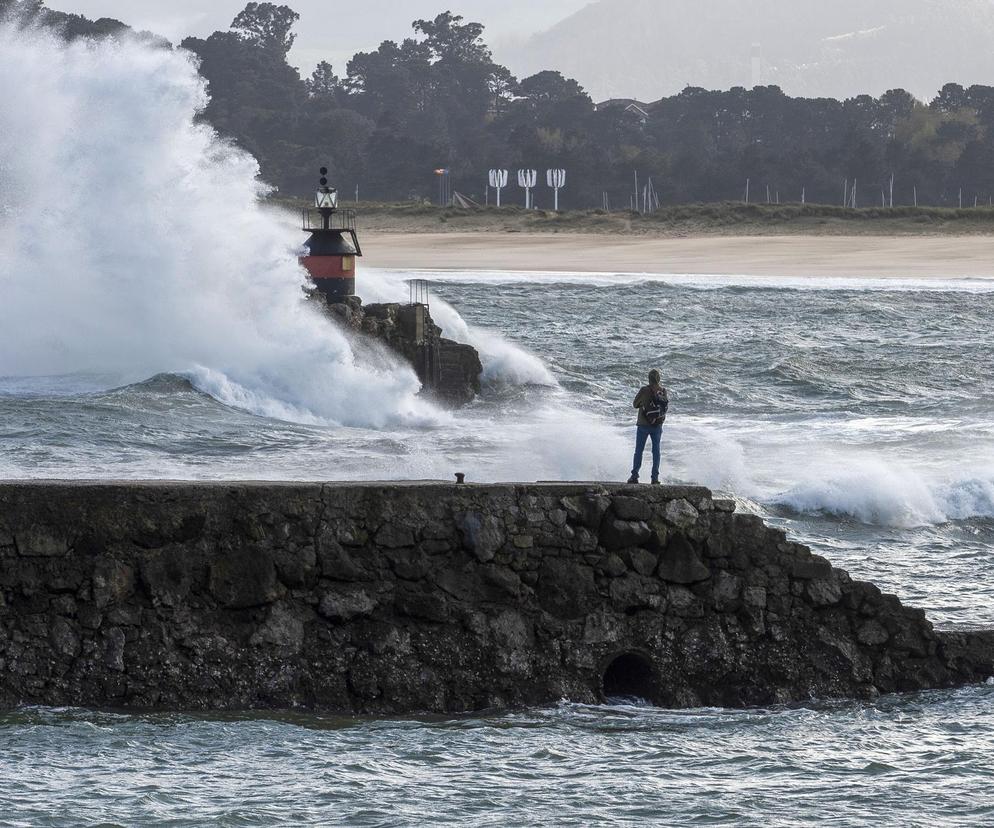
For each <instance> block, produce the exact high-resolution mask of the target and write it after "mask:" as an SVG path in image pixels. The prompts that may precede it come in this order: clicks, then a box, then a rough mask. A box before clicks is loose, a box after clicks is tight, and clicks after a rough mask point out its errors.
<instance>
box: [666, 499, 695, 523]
mask: <svg viewBox="0 0 994 828" xmlns="http://www.w3.org/2000/svg"><path fill="white" fill-rule="evenodd" d="M663 517H664V518H665V519H666V520H667V521H668V522H669V523H671V524H672V525H673V526H676V527H677V528H678V529H687V528H688V527H690V526H693V525H694V524H695V523H696V522H697V518H698V517H700V514H699V513H698V511H697V509H695V508H694V507H693V506H691V505H690V503H688V502H687V501H686V500H684V499H683V498H680V499H679V500H671V501H670V502H669V503H667V504H666V508H665V509H664V510H663Z"/></svg>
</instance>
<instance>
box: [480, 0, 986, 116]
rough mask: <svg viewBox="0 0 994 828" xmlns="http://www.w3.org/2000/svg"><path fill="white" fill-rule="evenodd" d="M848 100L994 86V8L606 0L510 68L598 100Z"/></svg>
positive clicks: (943, 1)
mask: <svg viewBox="0 0 994 828" xmlns="http://www.w3.org/2000/svg"><path fill="white" fill-rule="evenodd" d="M754 43H759V44H761V54H762V61H761V64H762V69H761V72H760V76H759V81H760V83H761V84H764V85H768V84H776V85H779V86H781V87H782V88H783V89H784V91H786V92H787V93H788V94H791V95H801V96H810V97H836V98H845V97H849V96H853V95H856V94H862V93H871V94H880V93H882V92H884V91H886V90H888V89H893V88H897V87H901V88H904V89H907V90H908V91H910V92H912V93H913V94H915V95H917V96H919V97H925V98H930V97H932V96H933V95H935V93H936V92H938V90H939V88H940V87H941V86H942V85H943V84H945V83H948V82H950V81H955V82H958V83H962V84H964V85H967V84H972V83H981V84H994V48H992V45H991V44H992V43H994V0H832V2H825V0H598V2H594V3H591V4H590V5H589V6H587V7H586V8H584V9H581V10H580V11H578V12H577V13H575V14H573V15H571V16H570V17H568V18H566V19H565V20H563V21H562V22H561V23H559V24H557V25H556V26H554V27H553V28H552V29H550V30H548V31H546V32H544V33H541V34H539V35H536V36H535V37H533V38H531V39H530V40H529V41H527V43H526V44H524V45H523V46H522V47H520V48H517V49H515V50H511V51H506V52H503V53H501V54H499V55H498V58H500V59H502V60H504V61H505V62H507V63H508V64H509V65H510V67H511V68H512V69H513V70H514V71H515V72H516V73H518V74H519V75H521V76H524V75H528V74H530V73H532V72H535V71H538V70H540V69H545V68H549V67H554V68H556V69H559V70H560V71H562V72H563V73H564V74H567V75H570V76H573V77H575V78H577V80H579V81H580V82H581V83H582V84H583V85H584V86H585V87H586V88H587V89H588V91H589V92H590V93H591V95H592V96H593V98H594V99H595V100H602V99H605V98H615V97H626V98H639V99H643V100H650V101H652V100H657V99H658V98H660V97H663V96H665V95H670V94H673V93H675V92H678V91H680V90H681V89H683V88H684V87H686V86H701V87H704V88H709V89H728V88H730V87H733V86H745V87H751V86H752V85H753V80H754V71H753V44H754Z"/></svg>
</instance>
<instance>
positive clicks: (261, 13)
mask: <svg viewBox="0 0 994 828" xmlns="http://www.w3.org/2000/svg"><path fill="white" fill-rule="evenodd" d="M28 5H30V6H31V7H32V8H33V12H32V13H33V14H42V15H54V17H53V18H52V19H51V20H48V21H46V22H48V23H49V24H50V25H56V26H61V27H62V28H63V30H64V31H67V32H68V34H69V35H71V36H96V35H100V34H110V35H113V34H115V33H116V32H117V31H118V29H117V27H123V24H120V23H118V21H106V20H103V21H97V22H96V23H92V24H89V21H85V18H80V17H79V16H78V15H62V18H63V19H61V20H60V19H59V18H58V16H59V15H60V14H61V13H58V12H51V11H48V10H46V9H44V7H43V4H42V3H41V2H40V0H0V12H2V11H3V9H4V8H5V7H7V8H11V7H21V8H22V10H23V7H25V6H28ZM65 18H68V19H65ZM298 19H299V16H298V15H297V13H296V12H294V11H293V10H292V9H291V8H290V7H288V6H285V5H278V4H274V3H257V2H251V3H248V5H247V6H246V7H245V9H244V10H243V11H241V12H240V13H239V14H238V15H237V16H236V17H235V19H234V20H233V21H232V24H231V27H230V28H229V29H228V30H226V31H218V32H215V33H214V34H212V35H210V36H209V37H207V38H194V37H191V38H187V39H185V40H184V41H183V42H182V44H181V45H182V47H183V48H185V49H188V50H190V51H191V52H193V53H194V54H196V55H197V56H198V58H199V60H200V70H201V74H202V75H203V77H204V78H205V79H206V81H207V83H208V90H209V92H210V103H209V105H208V107H207V109H206V111H205V113H204V114H203V117H204V118H205V119H206V120H207V121H209V122H210V123H211V124H212V125H213V126H214V127H215V128H216V129H217V130H218V131H219V132H220V133H221V134H223V135H225V136H228V137H229V138H231V139H232V140H234V141H235V142H237V143H238V144H239V145H240V146H242V147H244V148H245V149H246V150H248V151H249V152H251V153H252V154H253V155H254V156H255V157H256V158H257V159H258V160H259V164H260V167H261V170H262V175H263V177H264V179H265V180H266V181H268V182H269V183H270V184H272V185H274V186H275V187H277V188H278V190H279V192H280V193H281V194H283V195H288V196H298V195H299V196H304V195H306V194H308V193H309V192H310V191H311V190H312V188H313V185H314V177H315V176H314V171H315V169H316V167H317V166H320V165H322V164H323V165H327V166H328V167H329V168H330V169H331V178H332V180H333V181H334V182H335V183H337V185H338V186H339V188H340V189H341V190H343V192H346V193H351V192H352V191H353V190H354V188H356V187H358V188H359V192H360V194H361V196H362V198H363V199H377V200H406V199H410V198H430V197H432V195H433V193H434V192H435V181H434V177H433V171H434V170H436V169H438V168H446V169H448V170H450V175H451V183H452V187H453V188H454V189H455V190H457V191H460V192H462V193H465V194H466V195H469V196H470V197H473V198H477V199H480V200H482V199H483V197H484V188H485V187H486V184H487V171H488V170H489V169H490V168H492V167H500V168H507V169H510V170H511V171H512V173H511V180H512V187H511V188H510V192H506V193H505V195H504V201H505V203H510V202H513V201H515V200H518V201H523V199H518V198H517V193H516V192H515V189H516V188H514V186H513V180H514V177H515V176H514V170H516V169H518V168H522V167H525V168H535V169H538V170H540V171H544V170H545V169H546V168H553V167H556V168H559V167H561V168H565V169H566V170H567V171H568V174H569V178H568V182H567V187H566V190H564V191H563V193H562V196H561V203H562V205H563V206H564V207H567V208H570V207H571V208H588V207H600V206H602V205H603V203H604V199H605V196H606V198H607V201H608V203H609V204H610V206H612V207H619V208H628V207H629V206H630V204H631V201H632V194H633V191H634V189H635V186H634V178H635V174H637V175H638V176H639V177H640V180H641V181H647V180H648V179H649V178H651V179H652V181H653V184H654V189H655V192H656V193H657V194H658V198H659V200H660V202H661V203H668V204H677V203H690V202H710V201H725V200H740V199H744V198H745V194H746V186H747V181H748V182H749V189H750V198H751V200H752V201H766V200H767V198H768V197H769V199H770V200H771V201H775V200H780V201H781V202H796V201H799V200H801V198H802V193H803V196H804V198H805V200H807V201H808V202H811V203H815V202H817V203H823V204H842V203H843V201H846V202H848V203H850V204H851V203H852V200H853V195H852V186H853V183H854V182H855V184H856V187H857V191H856V192H857V196H856V204H857V206H880V205H881V203H882V201H883V202H885V203H888V204H889V203H890V198H891V186H892V182H893V197H894V203H895V205H898V204H900V205H907V204H911V203H913V202H914V200H915V199H917V202H918V203H919V204H922V205H937V206H958V205H959V204H960V203H962V204H963V206H973V204H974V203H983V204H984V205H986V204H988V203H989V201H990V200H991V198H992V195H994V87H989V86H971V87H969V88H964V87H962V86H960V85H957V84H954V83H950V84H948V85H947V86H945V87H943V89H942V90H940V91H939V92H938V94H937V96H936V97H935V98H934V99H933V100H932V101H931V102H928V103H925V102H922V101H919V100H916V99H915V98H914V97H913V96H912V95H910V94H909V93H907V92H905V91H903V90H900V89H898V90H892V91H890V92H887V93H885V94H884V95H881V96H880V97H872V96H870V95H862V96H859V97H855V98H850V99H847V100H842V101H839V100H833V99H827V98H825V99H807V98H791V97H788V96H787V95H785V94H784V93H783V92H782V91H781V90H780V89H779V88H778V87H775V86H765V87H757V88H755V89H752V90H747V89H744V88H741V87H736V88H733V89H730V90H727V91H710V90H705V89H698V88H688V89H685V90H684V91H683V92H681V93H680V94H678V95H675V96H672V97H668V98H664V99H662V100H660V101H657V102H655V103H652V104H646V105H642V106H641V109H642V110H643V111H640V110H639V109H635V108H626V105H625V102H622V103H620V104H615V105H608V106H597V105H595V103H594V101H592V100H591V98H590V96H589V95H588V94H587V93H586V92H585V91H584V89H583V88H582V87H581V86H580V84H579V83H577V82H576V81H575V80H572V79H570V78H566V77H564V76H563V75H562V74H560V73H559V72H556V71H552V70H549V71H544V72H540V73H538V74H536V75H532V76H531V77H527V78H522V79H520V80H519V79H518V78H515V77H514V76H513V74H512V73H511V71H510V70H509V69H508V68H507V67H504V66H501V65H500V64H498V63H496V62H495V61H494V59H493V55H492V54H491V51H490V49H489V48H488V47H487V45H486V42H485V40H484V29H483V26H482V25H480V24H479V23H474V22H468V21H466V20H464V19H463V18H462V17H460V16H459V15H455V14H453V13H451V12H448V11H446V12H442V13H441V14H439V15H437V16H436V17H435V18H433V19H425V20H416V21H414V22H413V24H412V35H411V37H409V38H407V39H405V40H403V41H402V42H400V43H397V42H394V41H384V42H383V43H382V44H381V45H380V46H379V48H378V49H376V50H375V51H370V52H359V53H358V54H356V55H355V56H354V57H353V58H352V59H351V60H350V61H349V62H348V64H347V65H346V66H345V69H344V72H343V73H342V74H341V75H339V74H337V73H336V71H335V69H334V67H333V66H332V65H330V64H329V63H327V62H321V63H320V64H318V66H317V67H316V68H315V70H314V71H313V73H312V74H311V75H310V76H309V77H306V78H302V77H301V76H300V74H299V72H298V70H297V69H295V68H294V67H293V66H291V65H290V63H289V62H288V55H289V52H290V49H291V48H292V46H293V43H294V38H295V34H294V27H295V25H296V23H297V21H298ZM84 21H85V22H84ZM87 24H89V25H90V28H89V29H88V28H87ZM540 175H541V176H542V177H543V178H544V172H540ZM767 193H769V195H767ZM550 201H551V196H549V195H547V194H546V193H545V188H544V187H540V189H539V199H538V203H539V205H540V206H549V205H548V204H546V203H544V202H550Z"/></svg>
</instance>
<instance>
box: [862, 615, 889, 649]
mask: <svg viewBox="0 0 994 828" xmlns="http://www.w3.org/2000/svg"><path fill="white" fill-rule="evenodd" d="M856 637H857V638H858V639H859V643H860V644H865V645H866V646H868V647H878V646H880V645H881V644H886V643H887V639H888V638H890V635H889V634H888V632H887V630H886V629H884V627H883V625H882V624H880V623H878V622H877V621H872V620H871V621H867V622H865V623H864V624H862V625H861V626H860V628H859V630H857V632H856Z"/></svg>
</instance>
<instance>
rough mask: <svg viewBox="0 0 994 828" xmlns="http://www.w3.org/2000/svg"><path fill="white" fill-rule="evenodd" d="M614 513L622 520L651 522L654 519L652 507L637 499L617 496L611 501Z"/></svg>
mask: <svg viewBox="0 0 994 828" xmlns="http://www.w3.org/2000/svg"><path fill="white" fill-rule="evenodd" d="M611 506H612V508H613V509H614V513H615V514H616V515H617V516H618V517H619V518H621V519H622V520H645V521H647V520H649V519H650V518H651V517H652V507H651V506H650V505H649V504H648V503H647V502H646V501H644V500H640V499H639V498H637V497H622V496H620V495H615V497H614V498H613V499H612V500H611Z"/></svg>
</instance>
